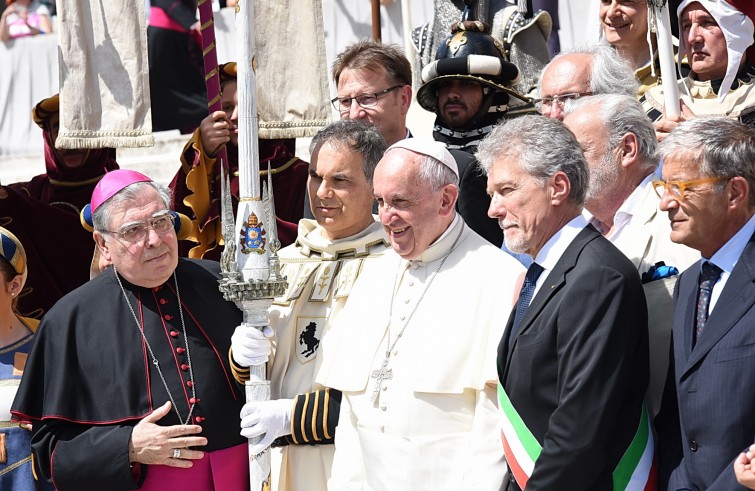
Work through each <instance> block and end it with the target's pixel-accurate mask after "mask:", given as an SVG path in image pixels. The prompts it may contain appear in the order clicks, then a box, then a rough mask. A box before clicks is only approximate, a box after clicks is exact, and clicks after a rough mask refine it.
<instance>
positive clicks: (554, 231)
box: [477, 116, 654, 491]
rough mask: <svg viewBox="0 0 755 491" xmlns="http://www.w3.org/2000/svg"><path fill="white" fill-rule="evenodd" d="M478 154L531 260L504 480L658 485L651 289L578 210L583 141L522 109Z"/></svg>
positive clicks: (516, 488) (515, 489)
mask: <svg viewBox="0 0 755 491" xmlns="http://www.w3.org/2000/svg"><path fill="white" fill-rule="evenodd" d="M477 158H478V160H479V161H480V164H481V165H482V166H483V168H484V169H485V170H486V173H487V176H488V193H489V194H490V195H491V196H492V201H491V204H490V210H489V214H490V216H493V217H496V218H498V221H499V223H500V224H501V227H502V228H503V229H504V234H505V240H506V245H507V246H508V247H509V249H511V250H512V251H513V252H517V253H526V254H528V255H530V256H531V257H532V258H533V260H534V262H533V263H532V264H531V265H530V266H529V268H528V269H527V274H526V276H525V279H524V282H523V283H522V288H521V291H520V294H519V299H518V301H517V307H516V313H515V314H514V315H512V316H511V318H510V319H509V322H508V325H507V326H506V331H505V334H504V336H503V338H502V339H501V343H500V345H499V347H498V360H497V361H498V374H499V377H500V385H499V386H498V401H499V404H500V406H501V418H500V423H501V430H502V436H503V443H504V448H505V449H506V461H507V463H508V466H509V470H510V472H511V475H510V476H509V479H510V481H509V484H508V487H507V490H508V491H520V490H523V489H526V490H527V491H540V490H547V491H551V490H562V489H567V490H590V491H604V490H605V491H607V490H614V489H654V488H653V482H654V480H653V477H654V473H653V469H652V462H653V438H652V432H651V431H650V429H649V421H648V416H647V412H646V410H645V405H644V397H645V391H646V389H647V381H648V344H647V343H648V340H647V310H646V308H645V297H644V295H643V293H642V286H641V284H640V278H639V276H638V275H637V271H636V270H635V269H634V267H633V265H632V263H631V262H630V261H629V260H628V259H627V258H626V257H624V256H623V255H622V254H621V252H620V251H619V250H618V249H616V247H615V246H613V245H611V244H610V243H609V242H608V241H607V240H606V239H605V238H604V237H603V236H602V235H601V234H600V233H598V231H597V230H595V228H593V227H592V226H590V225H589V224H588V223H587V221H586V220H585V218H584V217H583V216H582V205H583V203H584V198H585V194H586V191H587V186H588V167H587V162H586V161H585V158H584V155H582V151H581V149H580V145H579V143H578V142H577V140H576V139H575V138H574V135H573V134H572V133H571V132H570V131H569V130H568V129H567V128H566V127H564V125H563V124H562V123H561V122H559V121H554V120H553V119H550V118H542V117H539V116H522V117H521V118H516V119H512V120H509V121H507V122H506V123H504V124H502V125H500V126H498V127H497V128H496V129H495V130H493V132H492V133H491V134H490V136H488V138H486V139H485V140H484V141H483V142H482V143H481V144H480V147H479V150H478V152H477ZM625 456H629V457H625ZM646 486H649V487H647V488H646Z"/></svg>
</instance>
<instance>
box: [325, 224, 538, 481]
mask: <svg viewBox="0 0 755 491" xmlns="http://www.w3.org/2000/svg"><path fill="white" fill-rule="evenodd" d="M457 238H458V242H456V244H455V247H454V242H455V241H457ZM452 247H453V249H452ZM449 251H451V252H450V254H449ZM447 254H448V257H447V259H446V260H445V262H444V263H443V266H442V268H441V269H440V270H438V267H439V266H440V264H441V262H443V260H444V258H445V257H446V255H447ZM436 271H438V273H437V274H435V272H436ZM523 272H524V268H523V267H522V266H521V265H520V264H519V263H518V262H517V261H516V260H514V259H513V258H512V257H511V256H509V255H508V254H505V253H503V252H502V251H501V250H499V249H498V248H496V247H494V246H492V245H490V244H489V243H488V242H487V241H486V240H485V239H483V238H482V237H480V236H479V235H477V234H476V233H475V232H474V231H472V230H471V229H470V228H469V227H468V226H466V224H464V222H463V220H461V218H459V217H458V216H457V217H456V218H455V219H454V222H453V223H452V224H451V226H450V227H449V229H448V230H447V231H446V232H445V233H444V234H443V235H442V236H441V237H440V238H439V239H438V240H437V241H436V242H435V243H434V244H433V245H431V246H430V247H429V248H428V250H427V251H425V252H424V253H423V254H422V255H421V256H420V257H419V258H418V259H417V260H413V261H407V260H404V259H402V258H401V257H399V256H398V255H397V254H396V253H394V252H392V251H391V252H388V253H386V254H384V255H383V256H382V257H381V258H380V259H378V260H376V261H372V262H371V263H370V264H369V265H365V268H364V269H363V271H362V274H361V275H360V277H359V281H357V283H356V285H354V288H353V290H352V292H351V296H350V301H349V303H348V305H347V306H346V308H345V309H344V311H343V312H342V313H341V315H340V316H339V319H338V322H337V323H335V324H334V326H333V327H332V328H331V331H330V336H329V337H328V339H327V340H326V341H325V343H324V344H323V347H322V349H323V353H324V356H323V360H324V361H323V365H322V367H321V369H320V372H319V375H318V377H317V381H318V382H319V383H321V384H323V385H326V386H328V387H333V388H336V389H339V390H341V391H343V400H342V402H341V416H340V420H339V425H338V431H337V433H336V454H335V460H334V463H333V471H332V475H331V479H330V481H329V482H328V488H329V489H331V490H339V491H340V490H345V489H348V490H380V491H382V490H386V491H388V490H404V489H406V490H412V491H421V490H428V491H430V490H432V491H439V490H454V491H459V490H480V491H484V490H499V489H501V487H502V484H503V479H504V475H505V474H506V464H505V462H504V459H503V445H502V443H501V437H500V430H499V424H498V415H497V403H496V400H497V399H496V385H495V384H496V382H497V380H498V375H497V371H496V350H497V346H498V343H499V341H500V339H501V336H502V334H503V331H504V328H505V326H506V322H507V320H508V316H509V314H510V313H511V311H512V307H513V303H514V297H515V294H516V290H517V287H516V285H517V281H518V280H519V278H520V277H521V276H522V273H523ZM394 290H395V296H394ZM391 303H393V307H392V308H391ZM389 324H390V344H391V345H394V342H395V341H396V338H397V336H399V333H400V332H401V330H402V328H404V327H405V329H404V330H403V333H402V334H401V337H400V339H399V340H398V342H395V345H394V346H393V349H392V351H391V356H390V359H389V362H388V365H387V368H388V369H390V370H391V372H390V373H391V376H392V378H390V379H388V380H383V381H382V384H381V386H380V388H379V391H378V393H379V395H378V398H377V401H376V402H375V403H373V402H372V395H373V391H374V390H375V388H376V382H377V381H376V379H375V378H373V377H372V376H371V375H372V374H373V372H374V371H376V370H379V369H380V368H381V366H382V365H383V361H384V359H385V354H386V349H387V346H388V336H387V334H388V332H387V331H388V326H389Z"/></svg>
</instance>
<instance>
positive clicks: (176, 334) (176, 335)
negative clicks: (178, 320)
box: [170, 331, 179, 338]
mask: <svg viewBox="0 0 755 491" xmlns="http://www.w3.org/2000/svg"><path fill="white" fill-rule="evenodd" d="M178 334H179V332H178V331H170V335H171V336H173V337H174V338H177V337H178Z"/></svg>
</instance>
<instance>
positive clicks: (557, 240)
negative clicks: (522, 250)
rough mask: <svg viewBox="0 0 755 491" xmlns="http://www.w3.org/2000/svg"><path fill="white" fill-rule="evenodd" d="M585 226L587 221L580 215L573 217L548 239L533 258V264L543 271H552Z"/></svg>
mask: <svg viewBox="0 0 755 491" xmlns="http://www.w3.org/2000/svg"><path fill="white" fill-rule="evenodd" d="M586 226H587V220H586V219H585V217H584V216H583V215H582V214H579V215H577V216H576V217H574V218H573V219H572V220H571V221H570V222H569V223H567V224H566V225H564V226H563V227H561V229H560V230H559V231H558V232H556V233H555V234H553V237H551V238H550V239H548V242H546V243H545V245H544V246H543V248H542V249H540V252H538V253H537V256H536V257H535V262H536V263H538V264H539V265H540V266H542V267H543V269H545V270H552V269H553V267H554V266H555V265H556V263H557V262H558V260H559V259H561V256H563V255H564V251H566V249H567V248H568V247H569V245H570V244H571V243H572V242H573V241H574V239H576V238H577V235H579V233H580V232H581V231H582V229H583V228H585V227H586Z"/></svg>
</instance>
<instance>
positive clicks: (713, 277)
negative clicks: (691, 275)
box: [695, 261, 722, 342]
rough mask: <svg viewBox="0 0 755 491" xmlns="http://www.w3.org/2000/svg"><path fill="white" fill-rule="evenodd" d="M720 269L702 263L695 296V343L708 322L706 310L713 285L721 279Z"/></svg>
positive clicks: (710, 263) (707, 262)
mask: <svg viewBox="0 0 755 491" xmlns="http://www.w3.org/2000/svg"><path fill="white" fill-rule="evenodd" d="M721 272H722V271H721V268H719V267H718V266H716V265H715V264H713V263H712V262H709V261H705V262H704V263H703V272H702V273H701V274H700V290H699V291H698V294H697V318H696V327H695V342H697V340H698V339H700V335H701V334H702V333H703V328H704V327H705V323H706V322H707V321H708V308H709V307H710V296H711V292H713V285H715V284H716V282H717V281H718V279H719V278H720V277H721Z"/></svg>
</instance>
